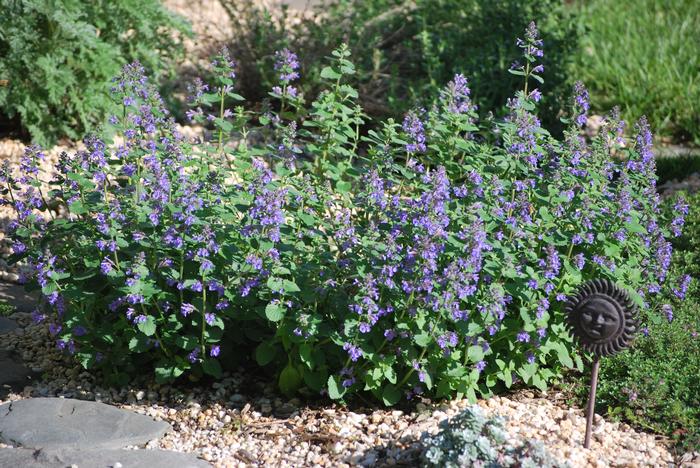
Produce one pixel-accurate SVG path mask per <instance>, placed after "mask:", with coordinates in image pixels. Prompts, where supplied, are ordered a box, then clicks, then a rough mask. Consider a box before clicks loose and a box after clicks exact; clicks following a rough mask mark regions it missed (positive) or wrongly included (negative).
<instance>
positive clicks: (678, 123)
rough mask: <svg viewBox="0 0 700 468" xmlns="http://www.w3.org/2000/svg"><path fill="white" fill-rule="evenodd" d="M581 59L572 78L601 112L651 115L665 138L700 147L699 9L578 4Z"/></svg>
mask: <svg viewBox="0 0 700 468" xmlns="http://www.w3.org/2000/svg"><path fill="white" fill-rule="evenodd" d="M577 4H578V13H579V14H578V18H579V22H580V27H581V29H585V30H587V31H586V32H585V33H584V34H582V39H581V48H582V49H581V53H580V54H579V55H578V59H577V60H576V63H575V66H574V67H573V70H572V75H574V76H576V77H577V78H578V79H581V80H583V81H584V82H586V83H587V84H588V85H589V88H590V92H591V105H592V106H593V108H594V109H596V110H598V111H600V112H607V111H609V110H610V109H611V108H612V107H613V106H615V105H620V106H622V112H623V116H624V118H626V119H633V118H635V116H638V115H646V116H647V118H648V119H649V122H650V123H651V125H652V126H653V127H654V128H655V129H656V130H657V132H658V133H660V134H661V135H664V136H673V137H676V138H678V139H684V140H691V141H694V142H695V143H696V144H698V143H700V28H698V24H700V3H699V2H697V1H695V0H662V1H659V0H619V1H614V2H610V1H607V0H594V1H590V2H588V1H587V2H577Z"/></svg>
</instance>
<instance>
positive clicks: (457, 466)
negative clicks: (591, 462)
mask: <svg viewBox="0 0 700 468" xmlns="http://www.w3.org/2000/svg"><path fill="white" fill-rule="evenodd" d="M505 424H506V420H505V419H504V418H503V417H500V416H496V417H492V418H489V417H488V416H487V415H486V413H484V411H483V410H482V409H481V408H479V407H478V406H472V407H469V408H467V409H465V410H464V411H462V412H460V413H459V414H457V415H456V416H454V417H452V418H450V419H446V420H444V421H441V422H440V431H439V432H438V433H437V434H435V435H431V434H427V433H426V434H424V435H423V437H422V438H421V442H422V443H423V446H424V451H423V454H422V465H423V466H439V467H445V468H466V467H471V466H491V467H509V466H512V467H516V466H517V467H524V468H525V467H527V468H535V467H547V468H549V467H551V468H555V467H557V468H558V467H568V466H569V465H568V463H566V462H563V463H562V462H558V461H556V460H555V459H554V458H553V457H552V456H551V455H550V454H549V452H548V451H547V450H546V448H545V447H544V444H542V443H541V442H539V441H534V440H526V441H524V442H522V443H519V444H512V443H510V441H509V436H508V433H507V432H506V428H505Z"/></svg>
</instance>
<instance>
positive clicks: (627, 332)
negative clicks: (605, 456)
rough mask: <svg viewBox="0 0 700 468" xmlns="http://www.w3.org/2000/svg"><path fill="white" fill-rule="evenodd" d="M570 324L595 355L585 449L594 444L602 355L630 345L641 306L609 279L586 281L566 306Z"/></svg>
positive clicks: (579, 339)
mask: <svg viewBox="0 0 700 468" xmlns="http://www.w3.org/2000/svg"><path fill="white" fill-rule="evenodd" d="M564 311H565V312H566V314H567V315H566V323H567V325H568V326H569V329H570V331H571V333H572V335H574V338H575V339H576V340H577V341H578V342H579V343H580V344H581V346H582V347H583V348H584V349H585V350H587V351H589V352H591V353H592V354H593V368H592V370H591V390H590V393H589V395H588V405H587V407H586V436H585V439H584V442H583V446H584V447H585V448H589V447H590V445H591V426H592V424H593V411H594V409H595V392H596V386H597V385H598V369H599V368H600V358H601V357H603V356H609V355H612V354H615V353H619V352H620V351H622V350H624V349H626V348H627V347H629V345H630V344H631V343H632V340H633V338H634V334H635V333H636V332H637V329H638V328H639V324H638V322H637V307H636V305H635V304H634V302H632V299H631V298H630V295H629V293H627V291H625V290H624V289H622V288H620V287H618V286H617V285H616V284H615V283H613V282H612V281H610V280H608V279H595V280H592V281H589V282H588V283H585V284H584V285H583V286H581V288H579V290H578V291H577V292H576V294H574V295H573V296H571V297H569V299H568V301H567V302H566V304H565V305H564Z"/></svg>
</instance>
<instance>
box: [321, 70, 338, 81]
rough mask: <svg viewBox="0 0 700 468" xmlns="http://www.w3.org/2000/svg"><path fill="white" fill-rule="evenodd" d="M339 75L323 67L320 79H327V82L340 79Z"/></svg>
mask: <svg viewBox="0 0 700 468" xmlns="http://www.w3.org/2000/svg"><path fill="white" fill-rule="evenodd" d="M341 76H343V75H341V74H340V73H338V72H337V71H335V70H333V69H332V68H331V67H323V70H321V78H327V79H329V80H337V79H338V78H340V77H341Z"/></svg>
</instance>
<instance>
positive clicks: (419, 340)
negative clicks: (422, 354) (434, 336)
mask: <svg viewBox="0 0 700 468" xmlns="http://www.w3.org/2000/svg"><path fill="white" fill-rule="evenodd" d="M430 340H431V338H430V335H428V334H427V333H421V334H420V335H415V336H414V337H413V342H414V343H415V344H417V345H418V346H420V347H422V348H425V347H426V346H428V344H429V343H430Z"/></svg>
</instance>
